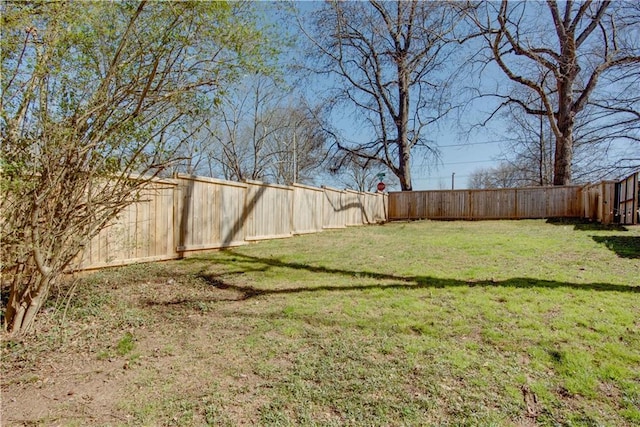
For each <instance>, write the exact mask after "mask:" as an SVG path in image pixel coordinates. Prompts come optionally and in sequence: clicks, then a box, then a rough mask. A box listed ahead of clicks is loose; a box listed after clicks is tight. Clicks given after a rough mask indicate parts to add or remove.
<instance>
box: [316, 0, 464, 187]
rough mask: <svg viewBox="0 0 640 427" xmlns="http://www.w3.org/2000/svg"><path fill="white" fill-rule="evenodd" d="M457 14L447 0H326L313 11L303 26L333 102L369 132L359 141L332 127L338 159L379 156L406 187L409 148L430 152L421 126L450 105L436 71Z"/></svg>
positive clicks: (445, 53) (447, 54) (408, 183)
mask: <svg viewBox="0 0 640 427" xmlns="http://www.w3.org/2000/svg"><path fill="white" fill-rule="evenodd" d="M458 22H459V14H458V11H456V10H455V9H453V8H452V7H451V6H450V5H449V4H448V3H444V2H423V1H417V0H414V1H401V2H380V1H374V0H372V1H369V2H339V1H328V2H326V3H325V4H324V7H322V8H321V10H319V11H318V12H317V13H316V14H315V20H314V25H313V31H310V32H309V34H308V35H309V37H310V39H311V40H312V42H313V44H314V46H315V49H317V53H318V55H317V56H316V58H315V59H316V60H317V63H316V64H317V66H316V67H315V68H314V70H315V71H316V72H318V73H320V74H321V75H322V76H326V81H327V84H329V85H330V86H331V89H332V90H331V91H330V94H331V95H332V96H333V97H334V98H333V101H334V102H335V104H336V105H339V106H341V107H342V108H343V111H345V110H352V111H353V112H354V116H355V120H356V121H358V122H360V123H364V124H365V125H366V127H367V131H368V132H370V135H371V138H370V139H369V141H367V142H363V143H358V142H346V141H345V140H344V139H343V138H341V137H340V136H339V135H336V144H337V147H338V148H339V149H340V151H341V152H342V154H344V156H343V157H341V159H347V160H348V159H353V157H354V156H355V157H359V158H361V159H363V160H364V161H365V162H367V161H371V162H374V163H381V164H383V165H385V166H386V167H387V168H388V169H389V170H390V171H392V173H394V174H395V175H396V176H397V177H398V179H399V181H400V186H401V188H402V190H411V189H412V183H411V156H412V150H415V149H416V148H422V149H426V152H431V153H433V152H435V147H434V146H433V145H430V144H429V143H428V141H427V139H426V137H425V129H426V127H427V126H428V125H429V124H432V123H433V122H435V121H436V120H437V119H439V118H441V117H442V116H443V115H444V114H445V113H446V112H447V111H448V110H449V109H450V103H449V101H448V99H447V98H446V97H444V96H443V93H444V89H446V80H447V78H448V77H449V76H447V75H445V73H443V72H442V71H443V68H444V65H445V63H446V61H447V59H448V58H449V57H450V55H451V52H452V50H451V49H449V46H450V45H449V40H448V37H449V36H450V35H451V34H452V32H453V30H454V29H455V28H456V25H457V24H458ZM334 83H335V84H334ZM345 115H346V114H343V116H345ZM423 153H424V152H423ZM341 163H342V162H341V161H338V166H339V165H340V164H341Z"/></svg>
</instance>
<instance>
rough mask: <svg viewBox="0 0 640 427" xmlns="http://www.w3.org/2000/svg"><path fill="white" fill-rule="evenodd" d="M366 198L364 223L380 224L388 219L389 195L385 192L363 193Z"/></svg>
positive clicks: (364, 198)
mask: <svg viewBox="0 0 640 427" xmlns="http://www.w3.org/2000/svg"><path fill="white" fill-rule="evenodd" d="M361 194H362V197H363V200H364V209H363V211H362V220H363V223H364V224H378V223H381V222H385V221H386V220H387V200H388V198H387V195H386V194H384V193H361Z"/></svg>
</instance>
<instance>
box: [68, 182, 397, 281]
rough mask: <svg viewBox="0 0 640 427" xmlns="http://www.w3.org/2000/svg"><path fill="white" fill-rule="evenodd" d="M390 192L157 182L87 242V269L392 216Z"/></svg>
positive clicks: (84, 256) (84, 266)
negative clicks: (389, 206) (390, 211)
mask: <svg viewBox="0 0 640 427" xmlns="http://www.w3.org/2000/svg"><path fill="white" fill-rule="evenodd" d="M387 203H388V196H387V195H386V194H380V193H359V192H354V191H346V190H335V189H330V188H316V187H310V186H305V185H299V184H294V185H292V186H283V185H272V184H264V183H262V182H256V181H247V182H231V181H223V180H218V179H213V178H206V177H200V176H191V175H178V177H177V178H175V179H164V180H154V181H153V182H152V183H151V184H150V185H149V187H148V188H147V189H145V191H144V193H143V194H142V196H141V197H140V198H139V200H137V201H136V202H135V203H133V204H131V205H130V206H128V207H127V208H126V209H125V210H123V211H122V212H121V214H120V215H119V216H118V218H117V220H116V221H114V222H113V223H112V224H111V225H109V226H108V227H106V228H105V229H104V230H102V231H101V232H100V234H99V235H98V236H96V237H95V238H94V239H93V240H92V241H91V242H90V244H89V245H88V246H87V247H86V249H85V251H84V253H83V254H82V260H81V263H80V269H94V268H102V267H109V266H116V265H124V264H131V263H136V262H144V261H160V260H167V259H175V258H180V257H182V256H184V255H185V254H188V253H192V252H194V251H201V250H210V249H218V248H225V247H231V246H238V245H242V244H245V243H247V242H249V241H255V240H262V239H274V238H283V237H290V236H293V235H295V234H303V233H317V232H320V231H322V230H323V229H326V228H343V227H346V226H347V225H349V226H351V225H363V224H369V223H374V222H383V221H385V220H386V214H385V212H386V211H387V209H388V207H387Z"/></svg>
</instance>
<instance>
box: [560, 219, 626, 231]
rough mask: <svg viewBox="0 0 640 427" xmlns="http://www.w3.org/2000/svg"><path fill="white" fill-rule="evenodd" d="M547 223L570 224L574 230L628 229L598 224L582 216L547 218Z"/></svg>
mask: <svg viewBox="0 0 640 427" xmlns="http://www.w3.org/2000/svg"><path fill="white" fill-rule="evenodd" d="M547 224H551V225H572V226H573V229H574V230H576V231H629V229H628V228H627V227H625V226H623V225H620V224H600V223H599V222H593V221H588V220H585V219H582V218H549V219H547Z"/></svg>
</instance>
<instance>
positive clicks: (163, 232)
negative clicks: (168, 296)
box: [79, 180, 177, 269]
mask: <svg viewBox="0 0 640 427" xmlns="http://www.w3.org/2000/svg"><path fill="white" fill-rule="evenodd" d="M176 188H177V181H175V180H154V181H153V182H152V183H151V184H150V185H149V187H148V188H146V189H144V190H142V192H141V193H140V197H139V199H138V200H137V201H136V202H134V203H132V204H131V205H129V206H127V207H126V208H125V209H123V210H122V212H121V213H120V214H119V215H118V216H117V217H116V219H115V220H114V221H113V222H112V223H111V224H109V225H108V226H107V227H105V228H104V229H102V230H101V231H100V233H99V234H98V235H97V236H96V237H94V238H93V239H92V240H91V241H90V242H89V244H88V245H87V247H86V248H85V250H84V252H83V253H82V254H81V255H80V259H81V261H80V265H79V268H80V269H93V268H102V267H111V266H117V265H123V264H129V263H133V262H139V261H160V260H166V259H173V258H176V257H177V253H176V252H175V248H174V234H173V230H174V228H173V222H174V218H173V213H174V212H173V205H174V192H175V189H176Z"/></svg>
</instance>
